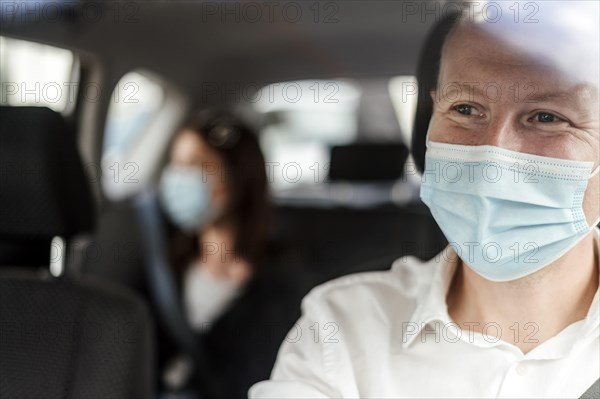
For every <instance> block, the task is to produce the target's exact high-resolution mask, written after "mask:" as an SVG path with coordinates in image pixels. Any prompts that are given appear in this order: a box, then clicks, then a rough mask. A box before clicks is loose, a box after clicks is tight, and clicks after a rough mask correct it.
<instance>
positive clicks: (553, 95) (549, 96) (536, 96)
mask: <svg viewBox="0 0 600 399" xmlns="http://www.w3.org/2000/svg"><path fill="white" fill-rule="evenodd" d="M576 98H577V95H576V93H573V92H564V91H557V92H549V93H537V92H535V91H533V92H532V93H531V94H529V95H527V96H526V97H525V98H524V101H526V102H530V103H537V102H549V101H552V100H561V101H575V99H576Z"/></svg>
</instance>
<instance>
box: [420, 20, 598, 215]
mask: <svg viewBox="0 0 600 399" xmlns="http://www.w3.org/2000/svg"><path fill="white" fill-rule="evenodd" d="M540 45H544V46H548V49H549V51H553V46H552V43H541V44H540ZM575 75H576V74H567V73H565V72H564V71H559V70H558V69H557V68H552V67H551V66H548V65H544V64H543V63H542V62H536V60H534V59H531V58H529V57H527V56H526V54H523V52H518V51H516V50H515V49H514V48H510V47H509V46H506V45H505V44H503V43H502V42H501V41H499V40H497V39H495V38H494V37H492V36H491V35H489V34H487V33H485V32H483V31H482V30H481V29H480V28H477V27H473V26H465V27H461V28H460V29H458V30H457V31H456V32H455V34H454V35H452V37H451V38H450V40H449V42H448V43H447V45H446V48H445V51H444V55H443V59H442V65H441V71H440V77H439V83H438V89H437V91H436V92H433V93H432V97H433V100H434V112H433V116H432V119H431V122H430V125H429V131H428V133H429V140H431V141H437V142H443V143H450V144H462V145H493V146H497V147H502V148H505V149H508V150H512V151H518V152H524V153H528V154H535V155H541V156H547V157H554V158H560V159H569V160H577V161H593V162H594V168H595V167H597V166H598V163H599V161H600V144H599V142H600V137H599V136H600V121H599V113H600V111H599V103H598V85H597V83H596V84H593V83H591V84H590V83H585V82H582V81H579V80H578V77H577V76H575ZM599 177H600V176H598V175H597V176H596V177H595V178H592V179H591V180H590V182H589V185H588V189H587V191H586V194H585V197H584V210H585V213H586V217H587V220H588V222H589V223H592V222H593V221H594V220H595V219H596V218H597V217H598V214H599V209H600V198H599V197H600V195H599V191H600V181H599V180H600V179H599Z"/></svg>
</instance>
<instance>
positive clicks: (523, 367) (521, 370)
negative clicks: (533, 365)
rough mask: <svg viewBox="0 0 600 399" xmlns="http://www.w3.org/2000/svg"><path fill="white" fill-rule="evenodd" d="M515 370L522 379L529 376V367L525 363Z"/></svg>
mask: <svg viewBox="0 0 600 399" xmlns="http://www.w3.org/2000/svg"><path fill="white" fill-rule="evenodd" d="M515 370H516V371H517V374H519V375H520V376H521V377H522V376H524V375H525V374H527V366H526V365H525V364H523V363H519V365H518V366H517V368H516V369H515Z"/></svg>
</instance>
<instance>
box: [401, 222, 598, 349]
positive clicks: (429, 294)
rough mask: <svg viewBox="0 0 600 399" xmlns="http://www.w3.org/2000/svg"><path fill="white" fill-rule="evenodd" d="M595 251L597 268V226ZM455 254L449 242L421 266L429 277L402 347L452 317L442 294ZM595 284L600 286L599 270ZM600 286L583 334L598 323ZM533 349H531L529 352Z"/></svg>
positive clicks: (447, 285) (583, 325)
mask: <svg viewBox="0 0 600 399" xmlns="http://www.w3.org/2000/svg"><path fill="white" fill-rule="evenodd" d="M594 234H595V236H594V241H595V254H596V260H597V264H599V267H600V229H597V228H595V229H594ZM458 261H459V257H458V255H457V254H456V252H455V251H454V249H453V247H452V246H451V245H449V246H447V247H446V248H445V249H444V251H442V253H440V254H438V255H437V256H435V257H434V258H433V259H431V260H430V261H429V262H428V263H427V264H426V265H424V266H423V267H432V268H433V269H434V270H433V278H432V280H431V284H430V285H426V286H425V287H424V289H423V291H422V292H421V294H420V295H419V296H418V303H417V307H416V308H415V311H414V312H413V315H412V317H411V320H410V323H411V325H412V326H415V328H416V330H415V331H414V333H411V334H410V336H408V337H404V339H403V344H402V347H403V348H404V349H406V348H407V347H409V346H410V345H411V344H412V342H413V341H414V340H415V338H416V337H417V336H419V334H420V333H421V330H422V329H423V328H424V327H425V326H426V325H427V324H429V323H430V322H432V321H434V320H439V321H442V322H444V323H451V322H452V320H451V319H450V316H449V315H448V305H447V303H446V296H447V294H448V289H449V288H450V283H451V282H452V278H453V277H454V273H455V272H456V267H457V265H458ZM598 274H599V285H600V273H598ZM599 296H600V288H599V289H598V290H596V295H595V296H594V299H593V300H592V304H591V305H590V309H589V311H588V313H587V316H586V318H585V319H584V320H583V322H582V323H581V328H582V330H580V331H582V332H583V333H584V335H587V334H591V333H593V332H594V331H595V330H596V329H597V328H598V327H599V326H600V298H599ZM532 352H533V351H532Z"/></svg>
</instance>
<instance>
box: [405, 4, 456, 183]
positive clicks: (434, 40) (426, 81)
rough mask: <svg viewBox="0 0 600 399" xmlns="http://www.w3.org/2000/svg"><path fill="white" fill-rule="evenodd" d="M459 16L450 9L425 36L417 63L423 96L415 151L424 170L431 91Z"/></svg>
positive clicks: (416, 119)
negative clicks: (449, 36) (443, 49)
mask: <svg viewBox="0 0 600 399" xmlns="http://www.w3.org/2000/svg"><path fill="white" fill-rule="evenodd" d="M458 18H459V14H458V12H456V13H447V14H446V15H445V16H444V18H442V19H440V21H438V22H437V23H436V25H435V26H434V27H433V29H432V30H431V32H429V35H428V36H427V38H426V39H425V43H424V44H423V47H422V49H421V55H420V56H419V63H418V65H417V82H418V85H419V97H418V99H417V114H416V116H415V122H414V125H413V134H412V143H411V152H412V155H413V158H414V160H415V163H416V166H417V169H418V170H419V171H420V172H423V170H424V169H425V136H426V135H427V128H428V127H429V120H430V119H431V114H432V112H433V101H432V99H431V96H430V95H429V92H430V91H431V90H433V89H434V88H435V86H436V85H437V77H438V72H439V69H440V58H441V53H442V47H443V45H444V40H445V38H446V35H447V34H448V32H449V31H450V29H451V28H452V26H453V25H454V23H455V22H456V21H457V20H458Z"/></svg>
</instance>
